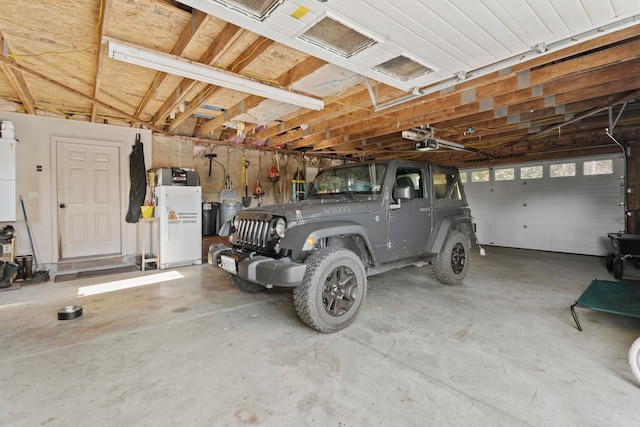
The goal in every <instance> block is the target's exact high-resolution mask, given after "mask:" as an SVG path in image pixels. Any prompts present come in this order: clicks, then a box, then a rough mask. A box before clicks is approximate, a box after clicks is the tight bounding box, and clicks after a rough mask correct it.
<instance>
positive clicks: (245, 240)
mask: <svg viewBox="0 0 640 427" xmlns="http://www.w3.org/2000/svg"><path fill="white" fill-rule="evenodd" d="M269 230H270V225H269V221H268V220H265V219H240V221H239V224H238V229H237V230H236V236H237V239H236V242H237V244H238V245H241V246H245V247H249V248H251V249H256V250H266V249H267V245H268V243H269V234H270V233H269Z"/></svg>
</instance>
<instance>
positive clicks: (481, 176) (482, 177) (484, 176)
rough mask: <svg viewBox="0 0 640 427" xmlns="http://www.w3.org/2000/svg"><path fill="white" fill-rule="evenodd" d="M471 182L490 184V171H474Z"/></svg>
mask: <svg viewBox="0 0 640 427" xmlns="http://www.w3.org/2000/svg"><path fill="white" fill-rule="evenodd" d="M471 182H489V171H488V170H484V171H473V172H471Z"/></svg>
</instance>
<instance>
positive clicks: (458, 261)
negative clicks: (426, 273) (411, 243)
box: [431, 231, 471, 285]
mask: <svg viewBox="0 0 640 427" xmlns="http://www.w3.org/2000/svg"><path fill="white" fill-rule="evenodd" d="M470 246H471V245H470V243H469V239H467V237H466V236H465V235H464V234H462V233H461V232H459V231H452V232H450V233H449V237H447V241H446V243H445V244H444V246H443V247H442V250H441V251H440V253H439V254H438V256H437V257H436V259H434V260H433V261H432V262H431V268H432V269H433V274H434V275H435V276H436V278H437V279H438V280H439V281H440V282H441V283H444V284H445V285H459V284H460V283H462V281H463V280H464V278H465V277H466V275H467V270H469V258H468V257H469V249H470Z"/></svg>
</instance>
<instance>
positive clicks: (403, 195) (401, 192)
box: [393, 185, 413, 200]
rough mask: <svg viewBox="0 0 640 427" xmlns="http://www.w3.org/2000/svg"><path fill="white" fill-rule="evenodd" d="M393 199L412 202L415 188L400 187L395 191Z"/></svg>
mask: <svg viewBox="0 0 640 427" xmlns="http://www.w3.org/2000/svg"><path fill="white" fill-rule="evenodd" d="M393 198H394V199H395V200H412V199H413V188H411V187H409V186H408V185H398V186H397V187H396V188H394V189H393Z"/></svg>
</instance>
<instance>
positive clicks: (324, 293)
mask: <svg viewBox="0 0 640 427" xmlns="http://www.w3.org/2000/svg"><path fill="white" fill-rule="evenodd" d="M306 264H307V269H306V271H305V273H304V277H303V279H302V282H300V285H298V286H296V287H295V288H294V290H293V303H294V305H295V308H296V312H297V313H298V317H300V320H302V321H303V322H304V323H305V324H306V325H307V326H309V327H311V328H313V329H315V330H317V331H319V332H322V333H325V334H328V333H332V332H337V331H339V330H341V329H344V328H346V327H347V326H349V325H350V324H351V323H352V322H353V321H354V320H355V318H356V317H357V315H358V313H359V312H360V307H361V306H362V303H363V301H364V297H365V294H366V293H367V276H366V273H365V269H364V265H363V264H362V261H361V260H360V258H358V256H357V255H356V254H355V253H354V252H353V251H350V250H348V249H344V248H326V249H320V250H318V251H316V252H314V253H312V254H311V255H310V256H309V257H308V258H307V260H306Z"/></svg>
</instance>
